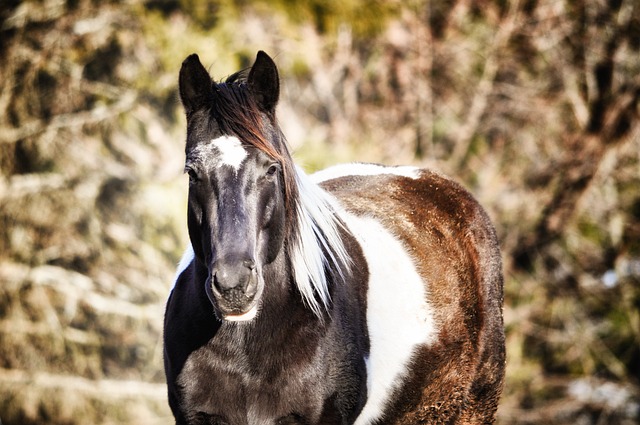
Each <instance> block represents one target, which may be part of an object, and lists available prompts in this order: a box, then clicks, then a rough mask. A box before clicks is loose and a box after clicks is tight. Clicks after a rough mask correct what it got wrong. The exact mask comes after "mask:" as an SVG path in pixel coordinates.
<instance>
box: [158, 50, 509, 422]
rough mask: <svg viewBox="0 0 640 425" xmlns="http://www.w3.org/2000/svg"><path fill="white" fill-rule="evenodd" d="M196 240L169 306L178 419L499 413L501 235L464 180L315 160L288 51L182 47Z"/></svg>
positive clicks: (474, 417)
mask: <svg viewBox="0 0 640 425" xmlns="http://www.w3.org/2000/svg"><path fill="white" fill-rule="evenodd" d="M178 85H179V94H180V99H181V101H182V105H183V107H184V111H185V114H186V123H187V124H186V127H187V131H186V148H185V153H186V160H185V173H186V174H188V178H189V192H188V201H187V204H188V205H187V227H188V234H189V239H190V244H189V245H188V247H187V250H186V252H185V254H184V256H183V258H182V260H181V261H180V263H179V265H178V269H177V272H176V277H175V279H174V282H173V287H172V289H171V292H170V295H169V298H168V301H167V305H166V311H165V321H164V364H165V374H166V379H167V388H168V401H169V405H170V407H171V410H172V412H173V415H174V417H175V421H176V424H216V425H223V424H224V425H254V424H255V425H257V424H260V425H262V424H265V425H267V424H268V425H271V424H273V425H275V424H278V425H284V424H308V425H312V424H356V425H367V424H479V423H493V422H494V421H495V415H496V410H497V406H498V402H499V398H500V393H501V390H502V385H503V379H504V368H505V337H504V325H503V317H502V303H503V276H502V265H501V257H500V250H499V245H498V240H497V236H496V232H495V229H494V227H493V225H492V224H491V221H490V219H489V218H488V215H487V214H486V212H485V211H484V210H483V208H482V207H481V206H480V205H479V203H478V202H477V201H476V200H475V199H474V198H473V197H472V195H471V194H470V193H469V192H468V191H467V190H465V189H464V188H463V187H462V186H461V185H459V184H458V183H455V182H454V181H453V180H451V179H449V178H447V177H445V176H444V175H442V174H440V173H438V172H435V171H430V170H427V169H420V168H417V167H411V166H396V167H393V166H383V165H377V164H366V163H356V164H344V165H336V166H333V167H330V168H328V169H326V170H322V171H319V172H317V173H315V174H311V175H307V174H306V173H305V172H304V171H303V170H302V169H301V168H300V167H298V166H296V165H295V164H294V162H293V160H292V157H291V154H290V151H289V148H288V147H287V142H286V139H285V137H284V135H283V133H282V131H281V129H280V127H279V125H278V120H277V117H276V106H277V103H278V100H279V96H280V94H279V92H280V81H279V74H278V69H277V67H276V64H275V63H274V61H273V59H271V58H270V57H269V56H268V55H267V54H266V53H264V52H262V51H260V52H258V54H257V56H256V59H255V62H254V63H253V65H252V66H251V67H250V68H248V69H246V70H243V71H240V72H237V73H235V74H233V75H231V76H229V77H228V78H226V79H225V80H224V81H220V82H216V81H214V80H212V78H211V76H210V75H209V73H208V71H207V70H206V69H205V68H204V67H203V65H202V64H201V62H200V60H199V58H198V56H197V55H196V54H192V55H190V56H188V57H187V58H186V59H185V60H184V62H183V63H182V67H181V69H180V73H179V83H178Z"/></svg>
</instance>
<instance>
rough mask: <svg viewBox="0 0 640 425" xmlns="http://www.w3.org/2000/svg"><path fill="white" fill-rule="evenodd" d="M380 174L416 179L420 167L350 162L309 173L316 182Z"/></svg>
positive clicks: (418, 175)
mask: <svg viewBox="0 0 640 425" xmlns="http://www.w3.org/2000/svg"><path fill="white" fill-rule="evenodd" d="M382 174H392V175H396V176H402V177H408V178H410V179H417V178H419V177H420V169H419V168H417V167H412V166H401V167H387V166H384V165H379V164H366V163H357V162H356V163H352V164H338V165H334V166H333V167H329V168H326V169H324V170H320V171H318V172H316V173H314V174H312V175H311V178H312V179H313V181H315V182H316V183H320V182H323V181H327V180H332V179H337V178H339V177H346V176H377V175H382Z"/></svg>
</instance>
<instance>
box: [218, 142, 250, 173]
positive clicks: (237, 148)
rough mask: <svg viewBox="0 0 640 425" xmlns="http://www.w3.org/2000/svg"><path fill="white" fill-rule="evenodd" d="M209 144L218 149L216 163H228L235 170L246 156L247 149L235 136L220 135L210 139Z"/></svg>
mask: <svg viewBox="0 0 640 425" xmlns="http://www.w3.org/2000/svg"><path fill="white" fill-rule="evenodd" d="M211 144H212V145H213V146H214V147H215V148H216V149H217V150H218V155H219V157H218V160H219V162H218V164H219V165H228V166H229V167H231V168H233V169H234V170H235V171H236V172H237V171H238V169H239V168H240V166H241V165H242V162H243V161H244V160H245V158H246V157H247V150H246V149H245V148H244V147H243V146H242V142H240V140H239V139H238V138H237V137H234V136H221V137H218V138H217V139H213V140H211Z"/></svg>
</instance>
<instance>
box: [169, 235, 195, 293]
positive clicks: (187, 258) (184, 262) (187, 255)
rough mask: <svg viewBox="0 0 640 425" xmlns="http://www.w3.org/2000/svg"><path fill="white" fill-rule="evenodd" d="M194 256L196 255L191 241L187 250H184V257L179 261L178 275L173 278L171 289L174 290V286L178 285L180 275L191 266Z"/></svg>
mask: <svg viewBox="0 0 640 425" xmlns="http://www.w3.org/2000/svg"><path fill="white" fill-rule="evenodd" d="M194 257H195V254H194V253H193V247H192V246H191V243H189V244H188V245H187V249H185V251H184V254H182V258H181V259H180V262H179V263H178V267H177V268H176V275H175V277H174V278H173V284H172V285H171V291H173V288H175V287H176V283H177V282H178V277H180V275H181V274H182V272H183V271H185V270H186V269H187V267H189V264H191V262H192V261H193V258H194Z"/></svg>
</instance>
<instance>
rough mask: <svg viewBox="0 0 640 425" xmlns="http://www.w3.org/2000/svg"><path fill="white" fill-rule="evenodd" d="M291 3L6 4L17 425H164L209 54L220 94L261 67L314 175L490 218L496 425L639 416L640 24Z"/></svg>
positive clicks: (2, 236) (401, 5)
mask: <svg viewBox="0 0 640 425" xmlns="http://www.w3.org/2000/svg"><path fill="white" fill-rule="evenodd" d="M293 3H295V7H294V6H293V5H292V2H289V1H286V0H278V1H274V2H269V3H265V2H259V1H244V2H232V1H229V0H226V1H210V0H203V1H194V0H170V1H153V0H134V1H129V2H126V3H124V4H120V3H119V2H113V3H106V4H105V3H104V2H93V1H91V0H78V1H63V0H45V1H35V0H32V1H23V2H19V1H8V2H5V3H3V6H2V7H1V8H0V53H1V55H2V58H3V60H2V61H1V63H0V81H1V83H0V169H1V172H0V223H1V224H0V419H1V420H2V423H3V424H13V423H20V424H29V423H34V424H35V423H42V422H47V423H60V424H67V423H68V424H73V423H96V424H98V423H105V424H106V423H171V418H170V414H169V411H168V408H167V406H166V402H165V394H164V391H165V390H164V384H163V379H164V378H163V374H162V353H161V346H160V342H159V339H160V333H161V327H162V310H163V306H164V300H165V297H166V294H167V291H168V288H169V286H170V284H171V280H172V275H173V270H172V269H173V264H175V262H176V261H177V259H178V258H179V255H180V252H181V250H182V246H183V245H184V243H185V242H186V236H185V232H184V218H183V217H184V213H183V209H184V190H183V186H185V185H184V184H183V183H184V181H183V180H182V179H181V178H180V171H181V169H182V164H181V163H182V150H183V145H182V143H183V138H184V136H183V131H184V122H183V120H182V116H181V112H180V110H179V105H178V100H177V93H176V75H177V70H178V69H179V64H180V62H181V61H182V59H183V58H184V57H185V56H186V55H188V54H190V53H192V52H198V53H200V56H201V58H202V59H203V61H204V62H205V63H206V64H208V65H209V64H210V65H211V72H212V74H213V75H216V76H218V77H219V78H222V77H225V76H226V75H228V74H230V73H231V72H233V71H235V70H236V69H238V68H239V67H242V66H247V65H248V64H249V63H250V62H251V60H252V59H253V57H254V54H255V51H256V50H258V49H264V50H266V51H268V52H269V53H270V54H272V55H274V56H275V58H276V61H277V62H278V65H279V67H280V69H281V73H282V79H283V81H282V86H283V90H284V92H283V96H282V102H281V104H280V106H279V116H280V121H281V125H282V127H283V129H284V131H285V134H287V136H288V138H289V141H290V144H291V145H292V146H293V148H294V150H295V151H296V156H297V158H298V159H299V162H300V163H301V164H302V165H305V166H306V167H307V168H308V169H309V170H313V169H317V168H320V167H322V166H325V165H328V164H330V163H334V162H338V161H345V160H360V161H375V162H385V163H389V164H400V163H414V164H419V165H426V166H433V167H436V168H439V169H441V170H444V171H445V172H447V173H449V174H451V175H453V176H455V177H456V178H457V179H459V180H460V181H461V182H463V183H464V184H465V185H466V186H467V187H469V188H470V189H471V190H472V191H473V192H474V193H475V194H476V196H477V197H478V198H479V199H480V200H481V202H482V203H483V204H484V205H485V206H486V207H487V209H488V211H489V213H490V215H491V216H492V218H493V219H494V221H495V223H496V225H497V227H498V231H499V234H500V238H501V242H502V248H503V253H504V263H505V273H506V277H507V281H506V302H505V318H506V325H507V336H508V356H509V357H508V365H507V386H506V388H505V394H504V397H503V403H502V406H501V408H500V411H499V417H500V421H501V422H502V423H513V424H536V423H543V422H545V423H549V424H574V423H579V424H604V423H607V424H631V423H637V421H638V419H639V418H640V396H639V394H640V390H639V388H640V381H639V380H638V376H640V313H639V311H640V120H639V119H638V118H639V114H640V5H639V4H637V2H636V1H635V0H615V1H609V2H605V1H601V0H565V1H553V0H516V1H512V2H503V1H493V0H483V1H472V0H443V1H440V2H426V1H421V0H414V1H409V2H398V1H392V0H389V1H376V2H363V1H360V0H348V1H343V2H331V3H330V5H331V4H333V7H325V6H326V4H327V3H324V2H321V1H315V0H307V1H303V2H293ZM323 5H324V6H323ZM365 10H366V13H365Z"/></svg>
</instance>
